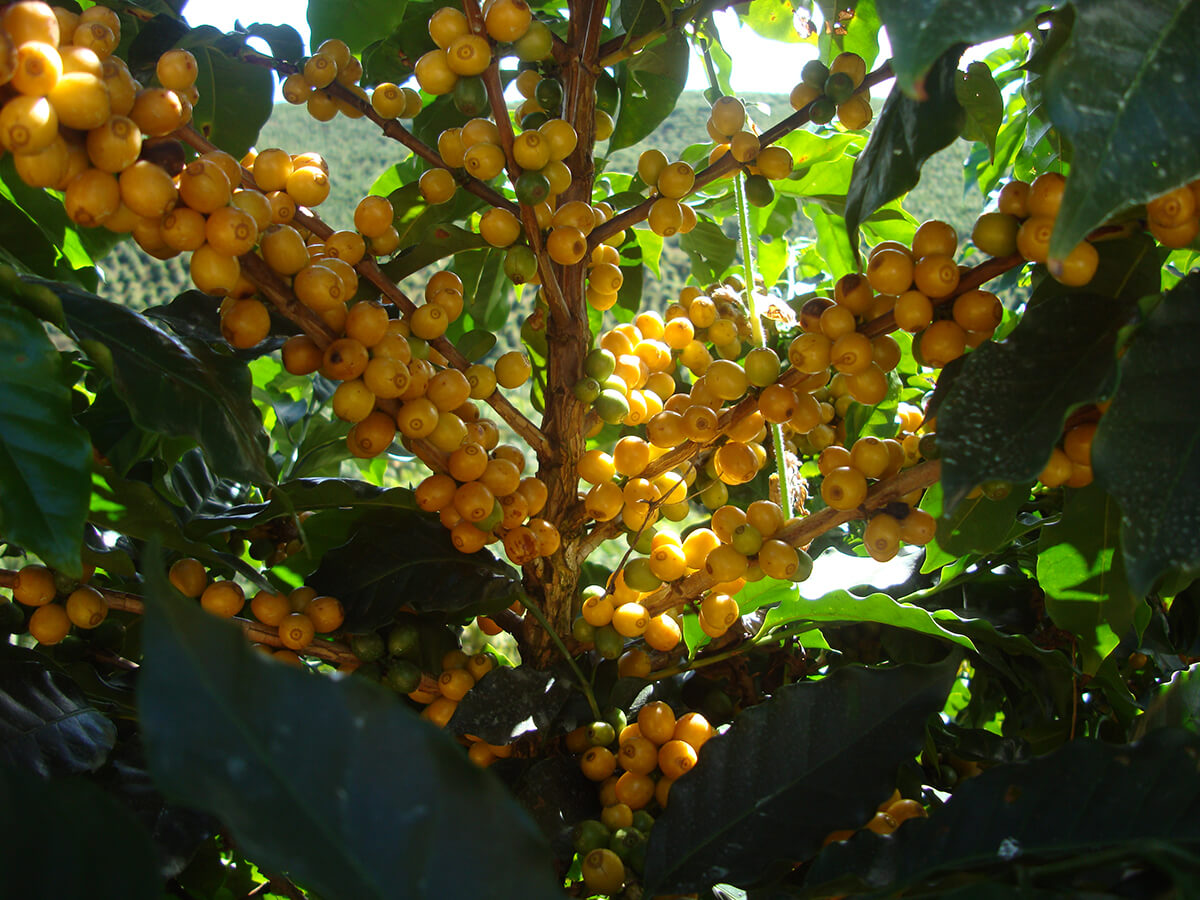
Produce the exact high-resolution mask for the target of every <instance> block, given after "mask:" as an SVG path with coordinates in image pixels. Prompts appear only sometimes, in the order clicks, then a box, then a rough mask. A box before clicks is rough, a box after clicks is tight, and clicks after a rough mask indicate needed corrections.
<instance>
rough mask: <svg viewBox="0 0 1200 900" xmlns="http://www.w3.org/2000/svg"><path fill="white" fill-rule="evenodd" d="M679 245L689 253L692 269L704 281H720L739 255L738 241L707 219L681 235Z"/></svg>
mask: <svg viewBox="0 0 1200 900" xmlns="http://www.w3.org/2000/svg"><path fill="white" fill-rule="evenodd" d="M679 247H680V249H681V250H683V251H684V252H685V253H687V255H688V258H689V259H690V260H691V261H692V271H693V272H694V273H695V275H696V277H697V278H698V279H699V280H700V281H702V282H710V281H720V280H721V277H722V276H723V275H724V274H725V273H726V272H728V271H729V267H730V266H731V265H733V260H734V258H735V257H736V256H737V241H736V240H734V239H733V238H731V237H727V236H726V235H725V232H724V231H722V230H721V227H720V226H719V225H717V224H716V223H715V222H710V221H708V220H707V219H701V220H700V221H699V222H697V223H696V227H695V228H693V229H692V230H691V231H689V232H688V233H687V234H682V235H680V236H679Z"/></svg>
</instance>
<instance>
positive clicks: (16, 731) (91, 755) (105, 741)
mask: <svg viewBox="0 0 1200 900" xmlns="http://www.w3.org/2000/svg"><path fill="white" fill-rule="evenodd" d="M116 742H117V727H116V726H115V725H113V723H112V722H110V721H109V720H108V719H107V718H106V717H105V716H104V715H102V714H101V713H100V711H99V710H97V709H95V708H94V707H93V706H92V705H91V704H90V703H88V701H87V698H86V697H85V696H84V695H83V691H82V690H80V689H79V686H78V685H77V684H75V682H73V681H72V680H71V679H70V678H68V677H67V676H66V675H63V674H62V673H61V672H59V671H58V670H56V669H52V668H51V667H50V666H49V665H47V663H46V657H45V656H43V655H42V654H41V653H36V652H34V651H33V650H27V649H26V648H24V647H13V646H9V645H7V644H5V645H3V646H0V764H4V765H7V766H17V767H19V768H21V769H24V770H26V771H27V772H33V773H36V774H38V775H41V776H43V777H49V776H50V775H65V774H72V773H77V772H91V771H94V770H96V769H98V768H100V766H102V765H104V761H105V760H106V759H108V754H109V751H110V750H112V748H113V746H114V745H115V744H116Z"/></svg>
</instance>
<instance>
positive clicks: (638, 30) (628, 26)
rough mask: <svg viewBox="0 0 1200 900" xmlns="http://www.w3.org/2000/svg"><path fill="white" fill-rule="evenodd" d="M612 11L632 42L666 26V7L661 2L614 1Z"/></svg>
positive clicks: (653, 0) (646, 0)
mask: <svg viewBox="0 0 1200 900" xmlns="http://www.w3.org/2000/svg"><path fill="white" fill-rule="evenodd" d="M612 11H613V13H615V18H616V19H617V20H618V21H619V22H620V23H621V28H622V29H623V30H624V31H625V37H626V38H628V39H630V40H632V39H633V38H638V37H641V36H642V35H643V34H646V32H648V31H653V30H654V29H655V28H659V27H661V26H663V25H665V24H666V16H665V15H664V5H663V4H662V3H660V2H659V0H614V2H613V4H612Z"/></svg>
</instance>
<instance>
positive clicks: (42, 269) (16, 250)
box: [0, 153, 103, 290]
mask: <svg viewBox="0 0 1200 900" xmlns="http://www.w3.org/2000/svg"><path fill="white" fill-rule="evenodd" d="M0 212H2V213H3V214H0V258H2V259H3V261H4V262H6V263H8V264H10V265H12V266H13V267H15V268H17V269H19V270H21V271H23V272H31V273H33V274H35V275H41V276H43V277H45V278H56V279H61V280H63V281H69V282H71V283H73V284H79V285H82V286H83V287H86V288H88V289H90V290H95V288H96V286H97V285H98V284H99V283H100V279H99V275H98V273H97V271H96V268H95V266H94V265H93V263H92V258H91V256H90V255H89V254H88V252H87V250H86V249H85V248H84V246H83V244H82V241H81V239H80V232H79V230H78V228H77V226H76V225H75V224H74V223H73V222H72V221H71V220H70V219H68V218H67V213H66V210H65V209H63V205H62V202H61V201H60V200H58V199H57V198H56V197H54V196H53V195H51V194H50V193H48V192H47V191H44V190H42V189H40V188H31V187H29V186H28V185H27V184H25V182H23V181H21V178H20V176H18V175H17V170H16V166H15V165H14V164H13V160H12V155H11V154H7V153H6V154H5V155H4V158H3V159H0ZM96 230H97V231H100V230H103V229H96Z"/></svg>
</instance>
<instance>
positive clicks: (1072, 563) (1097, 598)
mask: <svg viewBox="0 0 1200 900" xmlns="http://www.w3.org/2000/svg"><path fill="white" fill-rule="evenodd" d="M1119 521H1120V511H1119V510H1118V509H1117V505H1116V503H1115V502H1114V501H1113V499H1112V498H1111V497H1109V496H1108V494H1106V493H1105V492H1104V491H1103V490H1101V489H1100V488H1099V487H1097V486H1096V485H1095V484H1091V485H1088V486H1087V487H1085V488H1082V489H1080V490H1076V491H1070V492H1069V493H1068V495H1067V500H1066V502H1065V503H1064V504H1063V512H1062V518H1060V519H1059V520H1058V522H1056V523H1052V524H1049V525H1046V526H1045V527H1044V528H1043V529H1042V534H1041V538H1040V539H1039V541H1038V558H1037V580H1038V585H1039V586H1040V587H1041V588H1042V590H1043V591H1045V593H1046V612H1047V613H1048V614H1049V615H1050V618H1051V619H1052V620H1053V621H1054V624H1055V625H1057V626H1058V627H1059V628H1062V629H1064V630H1066V631H1069V632H1071V633H1072V634H1074V635H1076V636H1077V637H1078V638H1079V639H1080V641H1079V647H1080V650H1081V651H1082V653H1083V671H1084V672H1085V673H1087V674H1088V675H1094V674H1095V673H1096V670H1097V669H1099V668H1100V663H1102V662H1103V661H1104V658H1105V657H1106V656H1108V654H1109V653H1110V652H1112V650H1113V649H1114V648H1115V647H1116V646H1117V643H1118V642H1119V641H1120V640H1121V638H1123V637H1124V636H1125V634H1126V633H1127V632H1128V631H1129V629H1130V627H1131V626H1132V625H1133V617H1134V612H1135V611H1136V610H1137V608H1138V607H1139V606H1140V605H1141V602H1142V601H1141V598H1139V597H1138V596H1136V595H1135V594H1134V593H1133V592H1132V591H1131V590H1130V589H1129V582H1128V581H1127V580H1126V578H1125V565H1124V562H1123V560H1122V559H1121V554H1120V553H1119V552H1117V533H1118V525H1119Z"/></svg>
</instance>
